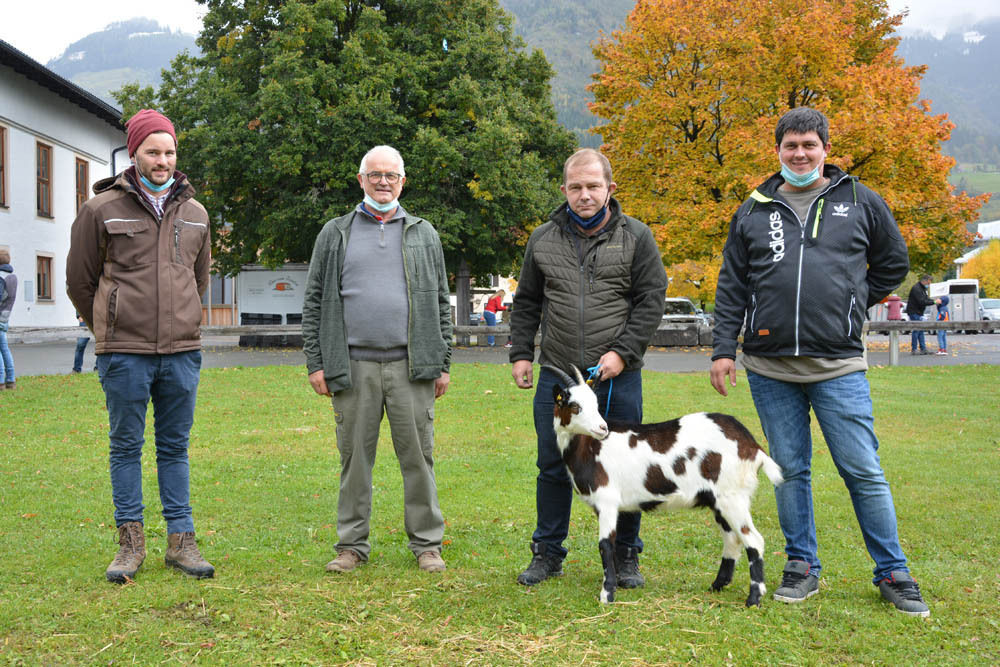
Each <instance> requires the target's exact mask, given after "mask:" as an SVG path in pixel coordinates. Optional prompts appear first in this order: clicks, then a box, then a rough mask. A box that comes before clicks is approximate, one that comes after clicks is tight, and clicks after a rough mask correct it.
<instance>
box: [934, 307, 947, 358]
mask: <svg viewBox="0 0 1000 667" xmlns="http://www.w3.org/2000/svg"><path fill="white" fill-rule="evenodd" d="M949 301H951V299H949V298H948V297H947V296H942V297H941V298H940V299H938V300H937V321H938V322H950V321H951V315H949V314H948V302H949ZM937 340H938V351H937V352H936V353H935V354H937V355H938V356H941V357H944V356H947V355H948V333H947V331H946V330H945V329H938V331H937Z"/></svg>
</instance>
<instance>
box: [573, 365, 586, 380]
mask: <svg viewBox="0 0 1000 667" xmlns="http://www.w3.org/2000/svg"><path fill="white" fill-rule="evenodd" d="M571 368H572V369H573V372H574V373H576V383H577V384H585V383H586V380H584V379H583V373H581V372H580V369H579V368H577V367H576V366H573V365H571Z"/></svg>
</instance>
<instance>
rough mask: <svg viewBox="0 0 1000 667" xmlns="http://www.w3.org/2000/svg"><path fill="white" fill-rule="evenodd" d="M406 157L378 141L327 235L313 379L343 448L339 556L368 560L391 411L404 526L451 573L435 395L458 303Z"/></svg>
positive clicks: (313, 307)
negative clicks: (405, 194)
mask: <svg viewBox="0 0 1000 667" xmlns="http://www.w3.org/2000/svg"><path fill="white" fill-rule="evenodd" d="M405 183H406V171H405V170H404V167H403V158H402V156H401V155H400V154H399V152H398V151H397V150H396V149H395V148H392V147H391V146H376V147H374V148H372V149H371V150H370V151H368V152H367V153H366V154H365V156H364V157H363V158H362V159H361V166H360V167H359V168H358V185H360V186H361V191H362V194H363V195H364V198H363V201H361V202H360V203H359V204H358V205H357V206H356V207H355V208H354V210H352V211H351V212H350V213H348V214H346V215H343V216H341V217H339V218H334V219H333V220H330V221H329V222H327V223H326V224H325V225H324V226H323V229H322V230H321V231H320V233H319V236H317V237H316V244H315V247H314V248H313V254H312V260H311V261H310V262H309V273H308V275H307V276H306V288H305V303H304V305H303V308H302V340H303V351H304V352H305V355H306V370H307V371H308V373H309V384H310V385H311V386H312V388H313V390H314V391H315V392H316V393H317V394H319V395H321V396H329V397H332V399H333V413H334V418H335V419H336V422H337V451H339V452H340V495H339V497H338V500H337V538H338V539H337V546H336V549H337V556H336V557H335V558H334V559H333V560H331V561H330V562H329V563H327V564H326V569H327V571H330V572H349V571H351V570H353V569H354V568H356V567H357V566H358V565H360V564H362V563H365V562H367V561H368V559H369V557H370V555H371V548H372V547H371V542H370V541H369V539H368V538H369V533H370V523H371V509H372V468H373V467H374V466H375V450H376V446H377V445H378V439H379V426H380V425H381V423H382V417H383V415H384V416H386V417H388V419H389V430H390V433H391V434H392V444H393V447H394V448H395V450H396V458H397V459H398V460H399V468H400V471H401V472H402V474H403V503H404V519H403V525H404V527H405V528H406V534H407V536H408V537H409V548H410V551H411V552H412V553H413V555H414V556H415V557H416V561H417V566H418V567H419V568H420V569H421V570H423V571H425V572H441V571H443V570H444V569H445V567H446V565H445V562H444V559H443V558H442V557H441V547H442V544H443V542H442V539H443V536H444V518H443V517H442V515H441V507H440V505H439V504H438V495H437V482H436V481H435V478H434V456H433V455H434V402H435V400H436V399H438V398H441V397H442V396H444V394H445V391H447V389H448V383H449V381H450V377H451V376H450V375H449V369H450V364H451V336H452V324H451V305H450V301H449V295H450V293H449V291H448V273H447V270H446V268H445V264H444V251H443V249H442V247H441V241H440V239H439V238H438V234H437V231H435V229H434V227H432V226H431V223H429V222H427V221H426V220H424V219H423V218H418V217H417V216H415V215H411V214H410V213H409V212H407V211H405V210H404V209H403V207H402V205H401V204H400V203H399V194H400V193H401V192H402V190H403V185H404V184H405Z"/></svg>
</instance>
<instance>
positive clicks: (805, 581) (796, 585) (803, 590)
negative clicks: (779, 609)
mask: <svg viewBox="0 0 1000 667" xmlns="http://www.w3.org/2000/svg"><path fill="white" fill-rule="evenodd" d="M810 569H811V568H810V567H809V563H807V562H805V561H804V560H790V561H788V562H787V563H785V569H784V571H783V572H782V573H781V586H778V589H777V590H776V591H774V599H775V600H778V601H779V602H789V603H792V604H794V603H796V602H802V601H804V600H805V599H806V598H811V597H812V596H814V595H816V593H818V592H819V577H817V576H816V575H814V574H809V571H810Z"/></svg>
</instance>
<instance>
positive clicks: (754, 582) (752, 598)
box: [747, 547, 767, 607]
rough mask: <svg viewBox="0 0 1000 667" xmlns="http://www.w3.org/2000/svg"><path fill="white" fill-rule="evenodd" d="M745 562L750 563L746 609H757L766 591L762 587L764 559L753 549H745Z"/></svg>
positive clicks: (764, 587) (765, 588)
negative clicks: (748, 593)
mask: <svg viewBox="0 0 1000 667" xmlns="http://www.w3.org/2000/svg"><path fill="white" fill-rule="evenodd" d="M747 560H748V561H750V595H749V596H747V606H748V607H759V606H760V599H761V598H762V597H763V596H764V593H765V592H766V591H767V587H766V586H765V585H764V559H763V558H762V557H761V555H760V553H758V551H757V550H756V549H754V548H753V547H747Z"/></svg>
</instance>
